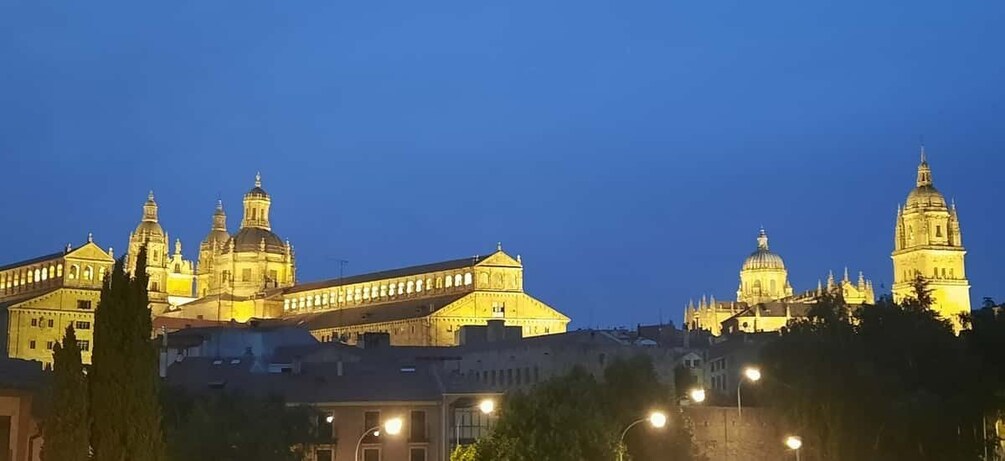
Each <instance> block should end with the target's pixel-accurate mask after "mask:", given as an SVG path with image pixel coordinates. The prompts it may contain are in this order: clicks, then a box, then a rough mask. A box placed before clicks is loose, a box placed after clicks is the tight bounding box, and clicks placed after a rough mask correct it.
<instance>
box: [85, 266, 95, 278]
mask: <svg viewBox="0 0 1005 461" xmlns="http://www.w3.org/2000/svg"><path fill="white" fill-rule="evenodd" d="M93 279H94V268H92V267H91V266H87V267H85V268H84V280H93Z"/></svg>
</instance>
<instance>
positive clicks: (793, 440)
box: [785, 435, 803, 461]
mask: <svg viewBox="0 0 1005 461" xmlns="http://www.w3.org/2000/svg"><path fill="white" fill-rule="evenodd" d="M785 446H786V447H789V450H792V451H794V452H796V461H799V449H800V448H802V447H803V439H802V438H801V437H799V436H798V435H790V436H788V437H786V438H785Z"/></svg>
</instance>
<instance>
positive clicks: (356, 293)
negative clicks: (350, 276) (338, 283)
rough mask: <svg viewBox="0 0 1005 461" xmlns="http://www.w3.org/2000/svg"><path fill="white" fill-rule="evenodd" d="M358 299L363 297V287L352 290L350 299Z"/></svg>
mask: <svg viewBox="0 0 1005 461" xmlns="http://www.w3.org/2000/svg"><path fill="white" fill-rule="evenodd" d="M360 299H363V289H362V288H360V287H356V290H355V291H354V292H353V295H352V300H353V301H359V300H360Z"/></svg>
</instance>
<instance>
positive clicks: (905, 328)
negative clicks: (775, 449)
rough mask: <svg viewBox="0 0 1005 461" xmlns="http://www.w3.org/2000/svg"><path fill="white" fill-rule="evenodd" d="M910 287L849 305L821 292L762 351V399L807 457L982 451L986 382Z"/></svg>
mask: <svg viewBox="0 0 1005 461" xmlns="http://www.w3.org/2000/svg"><path fill="white" fill-rule="evenodd" d="M915 293H916V296H915V297H913V298H908V299H905V300H903V301H902V302H901V303H899V304H898V303H894V302H893V301H892V300H891V299H889V298H884V299H881V300H880V301H879V302H878V303H876V305H875V306H862V307H860V308H858V309H857V310H855V312H854V313H853V314H852V315H847V314H846V313H847V312H850V310H849V309H848V307H847V306H845V305H844V302H843V300H841V299H840V298H836V297H832V296H824V297H823V298H821V299H820V300H819V302H818V304H817V305H816V306H815V307H814V308H813V309H812V311H811V312H810V316H809V317H808V318H806V319H802V320H797V321H793V322H791V323H790V324H789V326H788V327H787V328H786V329H784V330H783V332H782V334H781V335H780V337H779V338H778V339H777V340H775V341H773V342H770V343H769V344H768V345H767V346H766V347H765V349H764V351H763V357H762V359H763V368H764V369H765V373H764V376H765V391H766V392H767V394H768V399H767V400H768V402H767V403H768V404H769V405H770V406H771V407H772V408H773V409H774V410H776V411H777V412H778V414H779V416H780V419H781V421H782V424H784V425H786V426H787V429H788V430H790V431H791V432H793V433H798V434H801V435H802V437H803V440H804V445H803V446H804V448H803V454H804V457H803V459H806V460H845V459H870V460H900V459H905V460H906V459H910V460H933V461H934V460H947V459H953V460H966V459H978V456H979V455H980V454H982V453H983V448H984V445H983V444H984V439H983V426H982V425H983V416H984V411H985V409H986V404H987V396H988V395H990V391H991V390H990V388H989V387H988V386H987V385H986V383H985V382H984V381H983V380H981V379H979V376H980V374H981V371H980V369H981V366H980V362H979V360H978V359H977V358H976V357H975V356H974V355H973V354H970V353H968V352H967V349H966V347H965V345H964V343H963V341H962V340H961V339H960V338H958V337H957V336H956V335H955V334H954V332H953V328H952V326H951V324H950V323H949V322H948V321H946V320H945V319H942V318H940V317H939V316H938V315H937V314H936V313H935V312H934V311H933V310H932V309H930V306H931V302H932V298H931V295H930V291H929V290H928V289H927V286H926V285H925V283H924V281H923V280H919V281H918V282H916V284H915Z"/></svg>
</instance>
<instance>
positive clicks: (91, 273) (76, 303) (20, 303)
mask: <svg viewBox="0 0 1005 461" xmlns="http://www.w3.org/2000/svg"><path fill="white" fill-rule="evenodd" d="M114 264H115V260H114V259H113V258H112V250H111V249H110V248H109V249H108V251H105V250H102V249H101V248H100V247H99V246H98V245H96V244H95V243H94V241H93V239H92V237H91V236H90V235H88V237H87V242H85V243H84V244H83V245H80V246H78V247H76V248H74V247H72V246H71V245H67V246H66V249H64V250H62V251H57V252H55V253H51V254H47V255H44V256H40V257H37V258H32V259H28V260H25V261H18V262H15V263H11V264H7V265H5V266H2V267H0V348H2V352H4V353H5V354H4V355H5V356H7V357H10V358H17V359H27V360H37V361H39V362H43V363H49V364H51V363H52V349H53V346H54V345H55V344H56V343H57V342H59V341H61V340H62V339H63V335H64V334H65V333H66V327H67V326H69V325H73V326H74V328H75V329H76V332H77V341H78V343H79V344H80V349H81V355H82V358H83V360H84V363H90V361H91V344H92V341H93V339H92V338H93V331H94V309H95V308H97V306H98V301H99V300H100V297H101V284H102V280H104V277H105V274H107V273H108V272H109V271H111V270H112V266H113V265H114Z"/></svg>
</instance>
